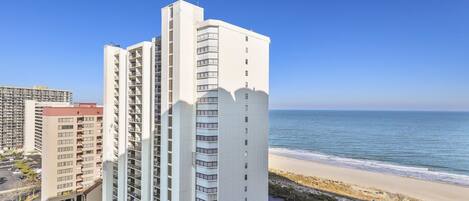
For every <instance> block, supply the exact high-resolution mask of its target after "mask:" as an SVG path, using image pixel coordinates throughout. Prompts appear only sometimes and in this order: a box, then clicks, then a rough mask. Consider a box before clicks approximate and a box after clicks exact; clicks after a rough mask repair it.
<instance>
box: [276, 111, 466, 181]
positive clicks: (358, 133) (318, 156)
mask: <svg viewBox="0 0 469 201" xmlns="http://www.w3.org/2000/svg"><path fill="white" fill-rule="evenodd" d="M269 147H270V148H269V149H270V152H271V153H275V154H279V155H282V156H287V157H292V158H297V159H302V160H311V161H315V162H321V163H326V164H331V165H337V166H342V167H348V168H356V169H362V170H368V171H374V172H381V173H386V174H394V175H400V176H406V177H413V178H417V179H424V180H430V181H437V182H444V183H451V184H457V185H463V186H469V112H407V111H405V112H404V111H312V110H272V111H270V135H269Z"/></svg>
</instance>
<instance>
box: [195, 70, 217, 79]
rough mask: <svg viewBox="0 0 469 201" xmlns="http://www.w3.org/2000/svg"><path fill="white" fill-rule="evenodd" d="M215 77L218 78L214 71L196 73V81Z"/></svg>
mask: <svg viewBox="0 0 469 201" xmlns="http://www.w3.org/2000/svg"><path fill="white" fill-rule="evenodd" d="M217 76H218V72H216V71H209V72H202V73H197V79H204V78H216V77H217Z"/></svg>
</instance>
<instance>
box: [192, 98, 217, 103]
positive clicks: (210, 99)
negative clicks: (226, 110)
mask: <svg viewBox="0 0 469 201" xmlns="http://www.w3.org/2000/svg"><path fill="white" fill-rule="evenodd" d="M197 102H198V103H217V102H218V97H203V98H198V99H197Z"/></svg>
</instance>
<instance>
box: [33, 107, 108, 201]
mask: <svg viewBox="0 0 469 201" xmlns="http://www.w3.org/2000/svg"><path fill="white" fill-rule="evenodd" d="M42 114H43V118H42V175H41V200H43V201H45V200H52V199H53V200H57V199H58V198H59V200H60V197H61V196H64V197H67V200H76V201H78V200H83V198H82V197H81V196H82V194H81V193H82V192H84V191H86V190H87V189H88V188H90V187H92V186H93V185H94V184H95V182H97V181H98V180H99V179H100V178H101V177H102V172H101V170H102V139H103V136H102V118H103V117H102V114H103V108H102V107H98V106H96V104H89V103H81V104H76V105H74V106H70V107H44V108H43V110H42ZM71 194H77V197H76V198H69V195H71Z"/></svg>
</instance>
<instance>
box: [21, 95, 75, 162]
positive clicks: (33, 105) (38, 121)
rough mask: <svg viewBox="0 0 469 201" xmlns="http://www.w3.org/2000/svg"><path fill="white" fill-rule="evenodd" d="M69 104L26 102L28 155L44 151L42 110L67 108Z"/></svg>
mask: <svg viewBox="0 0 469 201" xmlns="http://www.w3.org/2000/svg"><path fill="white" fill-rule="evenodd" d="M71 105H72V104H71V103H69V102H38V101H35V100H25V101H24V129H23V132H24V144H23V151H24V152H26V153H32V152H37V153H41V150H42V125H43V123H42V110H43V109H44V107H67V106H71Z"/></svg>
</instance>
